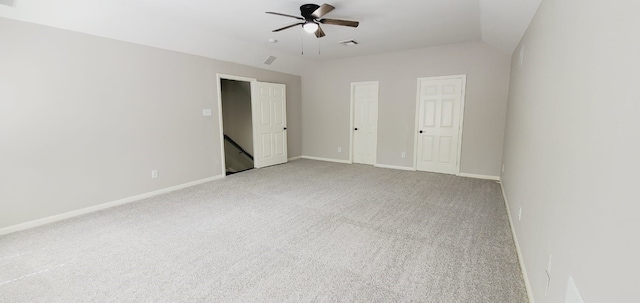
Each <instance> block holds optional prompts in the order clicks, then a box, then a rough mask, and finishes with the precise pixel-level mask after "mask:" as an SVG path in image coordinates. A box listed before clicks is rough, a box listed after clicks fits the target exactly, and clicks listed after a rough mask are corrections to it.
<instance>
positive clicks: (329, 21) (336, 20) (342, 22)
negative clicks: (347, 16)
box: [318, 19, 360, 27]
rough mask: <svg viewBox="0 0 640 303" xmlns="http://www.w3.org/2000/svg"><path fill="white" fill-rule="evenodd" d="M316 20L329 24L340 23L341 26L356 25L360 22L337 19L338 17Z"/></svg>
mask: <svg viewBox="0 0 640 303" xmlns="http://www.w3.org/2000/svg"><path fill="white" fill-rule="evenodd" d="M318 22H320V23H322V24H331V25H342V26H351V27H358V25H360V22H358V21H349V20H339V19H320V20H318Z"/></svg>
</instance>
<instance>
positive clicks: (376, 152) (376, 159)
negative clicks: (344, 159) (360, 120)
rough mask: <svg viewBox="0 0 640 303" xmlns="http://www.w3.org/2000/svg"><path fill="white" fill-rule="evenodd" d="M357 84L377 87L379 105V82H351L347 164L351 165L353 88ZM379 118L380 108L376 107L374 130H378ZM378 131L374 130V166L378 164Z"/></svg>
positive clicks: (353, 108)
mask: <svg viewBox="0 0 640 303" xmlns="http://www.w3.org/2000/svg"><path fill="white" fill-rule="evenodd" d="M358 84H375V85H377V86H378V105H379V103H380V82H379V81H362V82H351V105H350V110H349V112H350V118H349V120H350V121H349V163H350V164H353V125H354V123H355V121H354V117H353V116H354V114H355V113H354V112H353V111H354V110H355V101H356V100H355V98H354V95H355V86H356V85H358ZM379 117H380V107H378V117H376V128H378V123H379V122H380V121H379ZM377 137H378V130H377V129H376V149H375V151H374V152H373V154H374V156H373V157H374V159H375V161H374V165H376V164H378V138H377Z"/></svg>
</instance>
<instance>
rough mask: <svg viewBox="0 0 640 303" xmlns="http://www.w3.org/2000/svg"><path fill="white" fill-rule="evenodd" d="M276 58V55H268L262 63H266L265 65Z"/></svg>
mask: <svg viewBox="0 0 640 303" xmlns="http://www.w3.org/2000/svg"><path fill="white" fill-rule="evenodd" d="M276 59H278V58H276V57H274V56H269V57H268V58H267V59H265V60H264V62H262V63H264V64H266V65H271V63H273V61H276Z"/></svg>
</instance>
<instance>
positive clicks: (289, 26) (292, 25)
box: [272, 22, 304, 33]
mask: <svg viewBox="0 0 640 303" xmlns="http://www.w3.org/2000/svg"><path fill="white" fill-rule="evenodd" d="M302 24H304V22H300V23H295V24H291V25H287V26H285V27H282V28H279V29H274V30H272V32H274V33H275V32H279V31H281V30H285V29H287V28H292V27H294V26H297V25H302Z"/></svg>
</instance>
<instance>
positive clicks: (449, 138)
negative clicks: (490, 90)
mask: <svg viewBox="0 0 640 303" xmlns="http://www.w3.org/2000/svg"><path fill="white" fill-rule="evenodd" d="M465 85H466V75H460V76H451V77H433V78H420V79H418V104H417V106H416V107H417V114H416V120H417V130H416V141H417V144H416V146H417V150H416V153H415V155H416V169H417V170H422V171H431V172H438V173H445V174H458V173H459V172H460V145H461V139H462V133H461V130H462V114H463V111H464V89H465Z"/></svg>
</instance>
